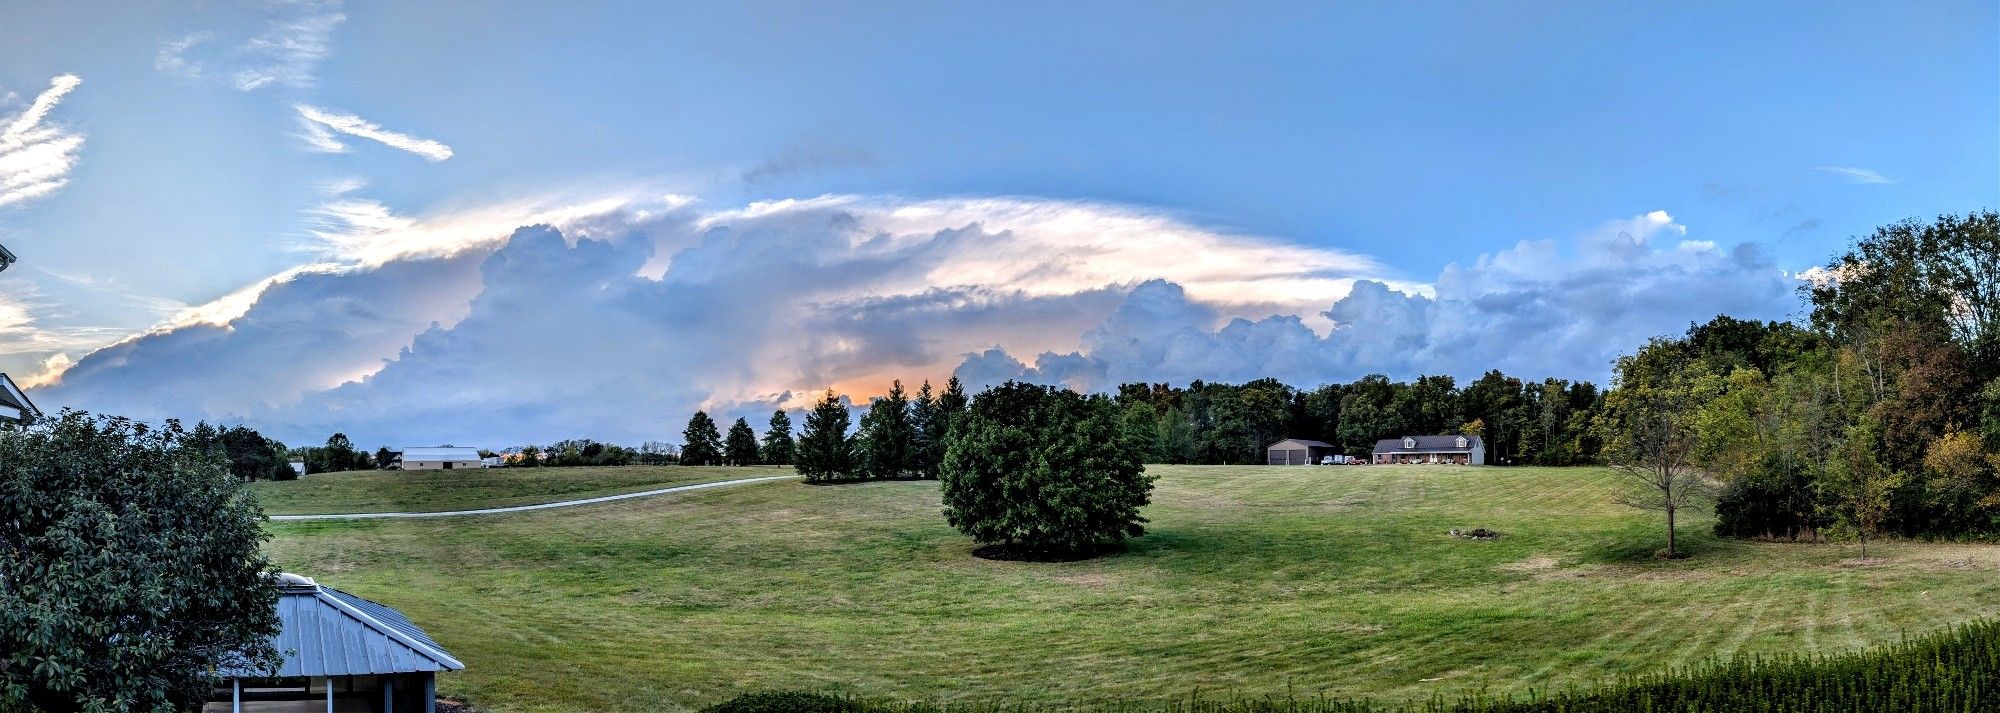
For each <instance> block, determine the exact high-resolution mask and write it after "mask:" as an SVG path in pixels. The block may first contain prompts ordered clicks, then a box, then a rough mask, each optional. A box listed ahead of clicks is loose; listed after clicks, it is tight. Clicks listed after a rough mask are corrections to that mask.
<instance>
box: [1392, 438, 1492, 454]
mask: <svg viewBox="0 0 2000 713" xmlns="http://www.w3.org/2000/svg"><path fill="white" fill-rule="evenodd" d="M1403 438H1414V439H1416V441H1417V447H1415V448H1404V447H1403ZM1403 438H1384V439H1382V440H1379V441H1376V442H1375V452H1376V453H1465V452H1468V451H1471V450H1472V449H1474V448H1477V447H1479V437H1478V436H1466V437H1465V447H1464V448H1460V447H1458V438H1459V437H1458V436H1404V437H1403Z"/></svg>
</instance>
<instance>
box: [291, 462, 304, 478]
mask: <svg viewBox="0 0 2000 713" xmlns="http://www.w3.org/2000/svg"><path fill="white" fill-rule="evenodd" d="M290 465H291V466H292V473H293V474H294V475H297V476H299V477H305V474H306V462H305V461H302V460H295V461H292V462H291V463H290Z"/></svg>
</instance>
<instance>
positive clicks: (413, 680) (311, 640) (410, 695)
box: [204, 574, 465, 713]
mask: <svg viewBox="0 0 2000 713" xmlns="http://www.w3.org/2000/svg"><path fill="white" fill-rule="evenodd" d="M277 584H278V592H279V596H278V619H279V621H280V622H282V624H283V628H282V629H281V630H280V631H279V633H278V636H277V638H276V639H274V640H272V641H271V644H272V645H273V646H275V647H276V648H277V649H278V653H279V654H280V655H282V656H283V657H284V662H283V663H281V664H279V665H278V668H277V670H275V671H266V670H253V669H250V668H247V667H245V666H242V665H225V666H223V667H222V668H221V669H220V670H219V671H218V672H219V673H220V674H222V677H223V678H225V679H228V681H229V686H228V688H227V689H224V690H218V691H216V695H215V696H214V698H213V699H212V702H210V703H209V704H208V705H207V706H205V707H204V710H206V711H232V712H233V713H241V712H242V711H272V712H274V713H275V712H276V711H298V710H326V711H349V710H361V711H382V712H383V713H394V712H395V711H411V712H412V713H414V712H415V711H424V712H425V713H433V711H435V710H436V701H437V678H436V677H437V672H439V671H457V670H460V669H463V668H465V664H462V663H459V661H458V659H456V658H453V657H452V655H451V654H449V653H446V652H445V650H444V647H442V646H439V645H438V643H437V642H436V641H432V640H431V637H430V635H428V634H425V633H424V630H423V629H420V628H418V627H417V625H416V624H414V623H411V622H410V620H409V618H408V617H405V616H403V614H402V613H401V612H398V611H396V610H395V609H391V608H389V607H386V606H383V605H381V604H377V603H375V602H371V601H368V600H366V599H362V598H361V597H357V596H354V595H352V594H348V593H346V592H343V591H340V590H338V589H334V588H332V587H328V586H324V585H321V584H319V583H318V582H315V581H313V580H312V578H310V577H302V576H299V575H296V574H281V575H278V582H277ZM322 702H323V706H322Z"/></svg>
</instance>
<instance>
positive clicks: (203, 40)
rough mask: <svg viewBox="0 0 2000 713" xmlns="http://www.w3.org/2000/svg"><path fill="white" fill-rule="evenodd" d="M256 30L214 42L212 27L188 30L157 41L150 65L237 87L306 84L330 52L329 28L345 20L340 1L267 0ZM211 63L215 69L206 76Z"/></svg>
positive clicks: (249, 89) (258, 87)
mask: <svg viewBox="0 0 2000 713" xmlns="http://www.w3.org/2000/svg"><path fill="white" fill-rule="evenodd" d="M261 6H262V7H263V9H264V11H265V12H266V13H267V17H266V19H265V21H264V23H263V25H262V26H261V27H260V28H259V29H258V31H257V34H255V35H252V36H250V37H248V38H244V39H242V41H240V42H215V40H216V39H217V36H216V34H215V33H213V32H207V31H203V32H192V33H188V34H184V35H180V36H177V37H171V38H168V39H165V40H161V41H160V49H159V52H158V53H157V54H156V55H155V56H154V58H153V67H154V68H156V69H159V70H160V71H162V72H166V73H168V74H174V75H179V76H183V77H191V78H205V77H209V76H217V77H226V78H227V81H228V82H229V85H230V86H233V87H235V88H237V89H239V90H242V91H246V92H248V91H256V90H258V89H263V88H265V87H271V86H285V87H294V88H303V87H310V86H312V84H313V80H314V72H316V71H317V70H318V69H319V65H320V63H321V62H324V61H326V58H327V56H328V55H330V54H332V51H333V31H334V29H335V28H337V27H339V26H340V23H342V22H345V21H346V20H347V15H345V14H343V13H341V12H340V0H268V1H267V2H264V3H262V5H261ZM212 67H217V68H220V69H221V70H222V71H221V72H220V73H219V74H214V75H211V73H210V69H211V68H212Z"/></svg>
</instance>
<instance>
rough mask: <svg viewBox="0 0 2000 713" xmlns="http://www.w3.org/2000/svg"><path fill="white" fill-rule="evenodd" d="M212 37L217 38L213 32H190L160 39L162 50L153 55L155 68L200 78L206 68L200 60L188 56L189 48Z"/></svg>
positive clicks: (169, 72)
mask: <svg viewBox="0 0 2000 713" xmlns="http://www.w3.org/2000/svg"><path fill="white" fill-rule="evenodd" d="M212 39H215V33H213V32H190V33H188V34H185V35H181V36H180V37H174V38H169V39H164V40H160V51H159V52H157V53H155V54H154V55H153V68H154V69H158V70H160V71H162V72H166V73H168V74H177V75H180V76H183V77H193V78H199V77H201V76H202V72H203V71H204V68H203V66H202V63H201V62H200V61H199V60H193V59H189V58H188V56H187V54H188V50H191V49H193V48H194V47H195V45H199V44H202V43H204V42H207V41H209V40H212Z"/></svg>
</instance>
